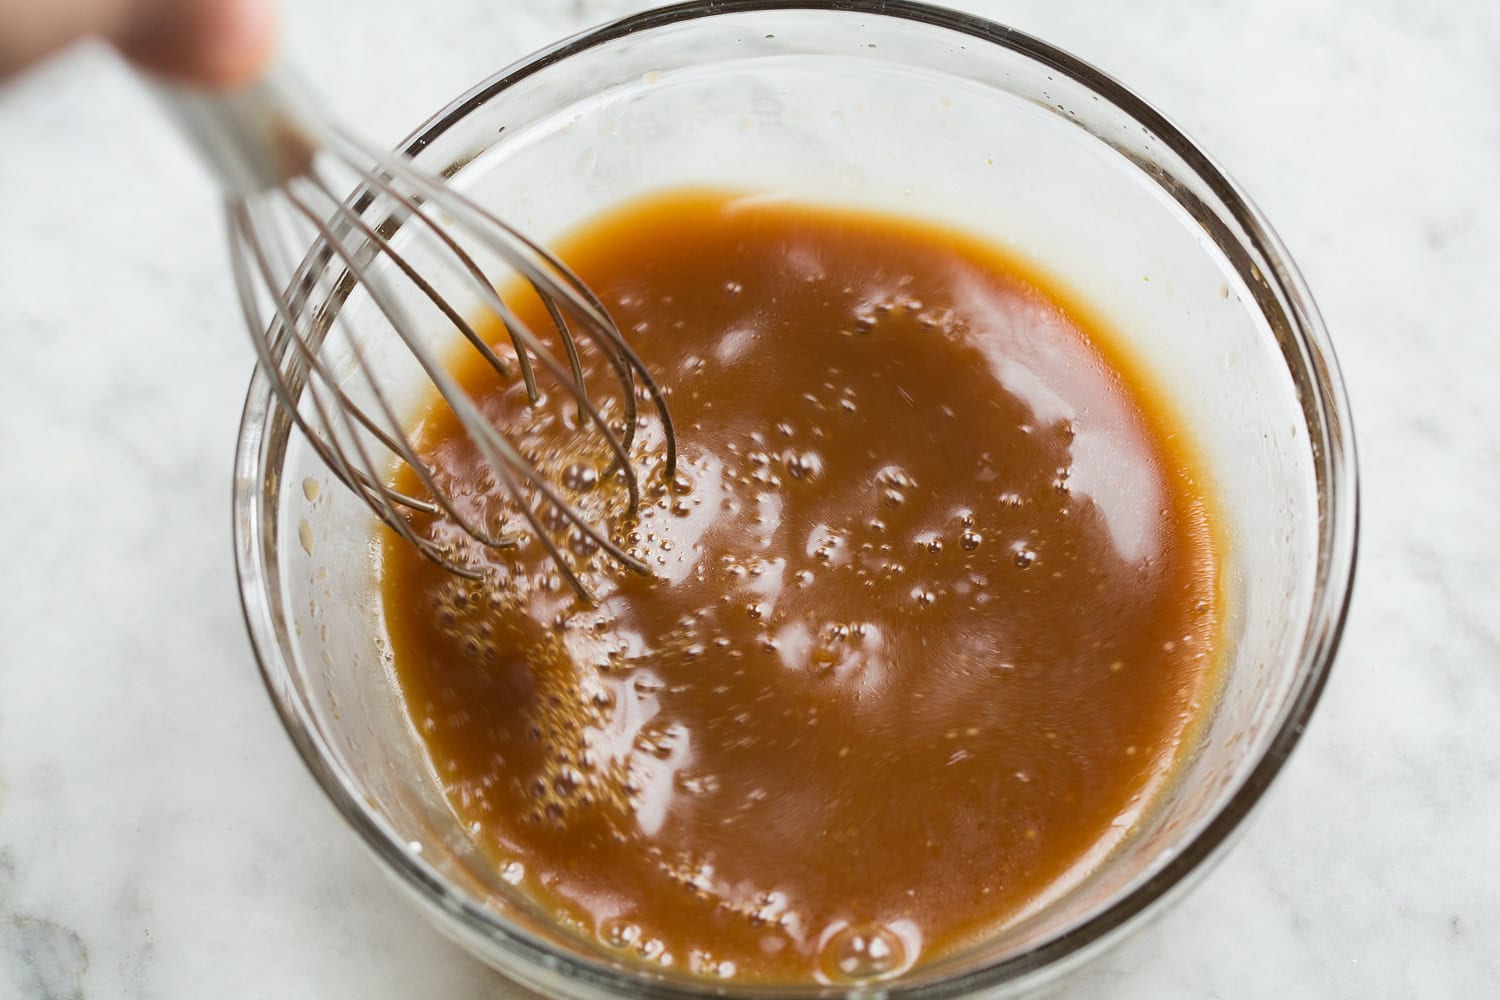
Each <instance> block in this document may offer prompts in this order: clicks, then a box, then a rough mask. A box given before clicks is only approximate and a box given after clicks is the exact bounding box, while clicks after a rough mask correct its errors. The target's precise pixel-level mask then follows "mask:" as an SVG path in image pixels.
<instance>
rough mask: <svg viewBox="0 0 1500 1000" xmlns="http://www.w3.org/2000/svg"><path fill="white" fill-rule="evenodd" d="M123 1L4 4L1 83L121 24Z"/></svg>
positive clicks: (0, 1)
mask: <svg viewBox="0 0 1500 1000" xmlns="http://www.w3.org/2000/svg"><path fill="white" fill-rule="evenodd" d="M124 7H125V4H124V3H123V0H0V79H4V78H5V77H7V76H10V75H11V74H13V73H16V72H18V71H20V70H22V69H25V68H26V67H27V66H30V65H31V64H32V63H34V62H36V61H37V60H39V59H42V58H44V57H46V56H49V55H51V54H52V53H53V52H56V51H57V50H58V49H60V48H62V47H63V46H64V45H67V44H68V43H70V42H73V41H76V40H77V39H79V38H82V37H84V36H85V35H90V34H97V33H107V32H108V31H110V30H111V29H112V28H113V27H115V25H117V24H118V23H119V22H120V17H121V12H122V10H123V9H124Z"/></svg>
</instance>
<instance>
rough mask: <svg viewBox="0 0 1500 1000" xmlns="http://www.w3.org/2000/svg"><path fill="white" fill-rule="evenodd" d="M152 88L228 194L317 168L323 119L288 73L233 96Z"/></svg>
mask: <svg viewBox="0 0 1500 1000" xmlns="http://www.w3.org/2000/svg"><path fill="white" fill-rule="evenodd" d="M151 84H152V88H153V89H154V90H155V91H156V94H157V97H158V98H159V99H160V100H161V102H162V104H163V105H164V106H165V107H166V110H167V113H168V115H169V116H170V117H171V118H172V120H173V121H175V122H176V123H177V126H178V128H179V129H180V130H181V131H182V133H183V135H184V136H186V137H187V139H188V141H189V142H190V143H191V144H192V146H193V148H194V149H196V150H197V152H198V155H199V156H200V157H201V158H202V159H203V161H204V163H205V164H207V165H208V167H209V168H210V169H211V170H212V171H213V173H214V175H215V177H216V178H217V179H218V180H219V183H220V184H221V185H222V186H223V187H224V190H225V192H226V193H227V194H231V195H244V194H253V193H254V192H257V191H264V190H266V189H268V188H273V187H277V186H279V185H281V184H284V183H286V182H287V181H289V180H292V179H293V178H296V177H300V176H302V175H304V174H306V173H307V172H308V170H309V169H310V168H311V167H312V163H313V158H314V156H315V155H316V153H317V150H318V148H319V142H318V139H317V136H318V132H319V122H320V121H321V120H322V119H321V115H320V114H319V112H318V110H317V108H316V105H315V102H314V101H313V100H312V99H311V98H310V97H309V95H308V92H307V90H306V88H305V87H303V86H302V85H301V84H300V83H299V82H298V81H297V80H296V78H295V77H293V76H292V75H291V74H290V73H289V72H288V71H286V70H285V69H277V70H273V71H272V72H271V73H269V74H267V75H266V76H264V77H262V78H261V79H260V80H259V81H257V82H256V83H254V84H251V85H250V86H248V87H245V88H243V89H240V90H234V91H227V92H213V91H207V90H198V89H194V88H189V87H184V86H180V85H176V84H172V83H167V82H164V81H159V80H152V81H151Z"/></svg>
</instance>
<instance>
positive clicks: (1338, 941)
mask: <svg viewBox="0 0 1500 1000" xmlns="http://www.w3.org/2000/svg"><path fill="white" fill-rule="evenodd" d="M287 6H288V7H292V8H294V9H293V10H291V11H290V12H289V14H288V20H289V22H290V31H291V34H292V39H293V41H292V47H293V49H294V50H295V53H294V54H296V55H297V56H298V57H299V58H300V61H301V62H302V63H303V64H304V65H305V66H307V67H308V69H309V70H310V75H312V76H313V77H315V78H316V80H317V82H318V83H319V85H320V86H321V87H322V89H323V90H325V91H326V92H327V93H328V95H329V97H330V98H331V99H332V101H333V102H334V104H335V105H336V106H338V107H339V108H340V109H342V110H343V111H344V112H345V113H346V114H347V115H348V116H350V117H352V118H354V119H355V120H356V121H358V122H360V123H361V124H363V125H364V126H365V127H366V129H367V131H369V132H371V133H373V134H374V135H375V136H376V137H378V138H381V139H383V140H387V141H394V140H395V139H396V138H398V137H399V136H400V135H402V134H404V133H405V132H406V131H407V130H408V129H409V128H410V127H411V126H413V125H414V124H415V123H417V122H419V121H420V120H421V119H422V118H424V117H425V116H426V114H427V113H428V112H429V111H431V110H432V109H434V108H436V107H438V106H439V105H440V104H442V103H443V102H444V101H446V99H447V98H448V97H450V96H451V95H453V94H455V93H457V92H458V91H459V90H461V89H462V88H464V87H466V86H467V85H469V84H470V83H472V82H474V81H476V80H478V79H480V78H481V77H483V76H485V75H487V74H489V73H490V72H492V71H493V70H495V69H496V68H498V67H499V66H501V65H503V64H504V63H506V62H508V61H510V60H511V59H513V58H515V57H517V56H519V55H521V54H522V53H523V52H525V51H527V50H529V49H531V48H534V47H536V46H538V45H541V44H543V43H545V42H547V41H549V40H551V39H553V38H555V37H558V36H560V35H562V34H564V33H567V32H571V31H573V30H576V29H578V28H581V27H583V26H585V25H587V24H590V23H593V22H597V21H601V20H604V19H606V18H609V17H612V16H615V15H618V14H622V13H625V12H626V11H627V10H629V9H633V8H636V7H639V6H643V5H642V4H639V3H635V2H632V0H571V2H567V3H564V2H561V0H558V2H549V0H531V2H519V0H517V2H515V3H511V4H502V3H496V2H494V0H435V2H433V3H420V4H419V3H409V2H405V0H379V2H371V0H362V2H359V3H355V2H353V0H350V2H347V3H339V2H337V0H316V2H315V0H302V2H299V3H295V4H294V3H292V2H291V0H287ZM961 6H965V7H971V8H973V9H975V10H976V11H979V12H981V13H984V14H987V15H990V16H994V17H997V18H1001V19H1004V20H1006V21H1008V22H1010V23H1012V24H1014V25H1015V26H1017V27H1019V28H1022V29H1024V30H1027V31H1030V32H1032V33H1035V34H1038V35H1040V36H1042V37H1044V38H1047V39H1048V40H1050V41H1053V42H1054V43H1057V44H1059V45H1061V46H1062V47H1064V48H1066V49H1069V50H1071V51H1073V52H1075V53H1076V54H1078V55H1080V56H1082V57H1083V58H1085V59H1088V60H1090V61H1092V62H1094V63H1095V64H1097V65H1099V66H1101V67H1102V68H1104V69H1105V70H1107V71H1109V72H1111V73H1113V74H1114V75H1116V76H1118V77H1119V78H1121V79H1123V80H1124V81H1126V82H1127V83H1128V84H1130V85H1131V86H1132V87H1134V88H1135V89H1136V90H1137V91H1138V92H1139V93H1141V94H1143V95H1144V96H1146V97H1147V99H1149V100H1151V101H1152V102H1154V103H1155V104H1156V105H1157V106H1158V107H1160V108H1162V109H1163V110H1165V111H1166V113H1167V114H1168V115H1170V116H1171V117H1173V118H1174V119H1175V120H1176V121H1178V122H1179V123H1180V124H1181V125H1182V126H1183V127H1184V128H1185V129H1186V130H1187V131H1188V133H1189V134H1191V135H1193V136H1194V137H1195V138H1197V139H1198V140H1199V141H1201V142H1202V144H1203V145H1204V146H1205V147H1206V148H1207V149H1208V150H1209V151H1210V152H1212V153H1213V154H1214V155H1215V156H1216V157H1217V158H1218V159H1219V160H1220V161H1221V162H1222V163H1223V164H1224V165H1225V166H1226V167H1227V168H1228V170H1229V171H1230V172H1231V173H1232V174H1233V175H1234V176H1235V177H1236V178H1237V179H1238V180H1239V181H1240V182H1241V183H1242V184H1243V185H1244V186H1245V187H1246V188H1247V189H1248V190H1249V191H1250V192H1251V194H1252V196H1253V197H1254V198H1255V199H1256V200H1257V201H1258V203H1259V204H1260V206H1261V207H1262V208H1263V209H1264V210H1265V211H1266V213H1267V214H1268V215H1269V217H1270V218H1271V220H1272V221H1273V223H1274V224H1275V225H1276V226H1277V228H1278V229H1279V231H1280V233H1281V235H1282V236H1283V238H1284V239H1285V241H1286V243H1287V244H1288V245H1289V247H1290V249H1291V251H1292V254H1293V256H1294V257H1295V259H1296V260H1297V261H1298V262H1299V263H1300V265H1301V267H1302V269H1303V271H1304V273H1305V275H1306V276H1307V278H1308V280H1309V282H1310V283H1311V286H1312V288H1313V289H1314V291H1315V293H1316V295H1317V298H1318V301H1319V304H1320V305H1321V307H1322V310H1323V312H1324V315H1325V317H1326V319H1327V321H1328V325H1329V327H1330V328H1331V330H1332V332H1333V335H1334V338H1335V341H1336V343H1337V346H1338V349H1339V353H1340V356H1341V359H1342V362H1343V365H1344V372H1345V376H1346V378H1347V381H1348V386H1349V390H1350V395H1351V396H1352V398H1353V404H1354V408H1355V416H1356V426H1357V431H1358V434H1359V441H1360V446H1361V457H1362V459H1363V487H1364V502H1365V503H1364V511H1363V513H1364V531H1363V544H1362V546H1361V565H1360V572H1359V582H1358V586H1357V590H1356V596H1355V601H1354V607H1353V611H1352V613H1351V616H1350V619H1349V624H1348V630H1347V633H1346V635H1345V639H1344V643H1343V649H1342V652H1341V653H1340V655H1339V660H1338V665H1337V667H1336V669H1335V671H1334V674H1333V679H1332V682H1331V684H1330V686H1329V688H1328V690H1327V693H1326V695H1325V696H1324V699H1323V703H1322V705H1321V706H1320V707H1319V709H1318V711H1317V713H1316V716H1315V717H1314V720H1313V723H1312V726H1311V728H1310V730H1309V731H1308V733H1307V735H1306V738H1305V740H1304V741H1303V743H1302V744H1301V746H1300V747H1299V749H1298V751H1297V753H1296V755H1295V757H1294V758H1293V760H1292V762H1291V764H1290V765H1289V767H1288V768H1287V769H1286V771H1285V772H1284V774H1283V776H1282V778H1281V780H1280V781H1279V783H1278V786H1277V787H1276V788H1275V789H1274V791H1273V793H1272V795H1271V796H1270V799H1269V801H1268V802H1267V803H1266V805H1265V807H1264V808H1263V809H1262V810H1261V811H1260V813H1259V815H1258V816H1257V817H1256V818H1255V821H1254V824H1253V828H1252V829H1251V831H1250V832H1249V834H1248V835H1247V836H1246V838H1245V839H1244V840H1243V842H1242V843H1241V844H1240V845H1239V846H1238V848H1237V849H1236V850H1235V851H1234V852H1233V853H1232V854H1231V856H1230V857H1229V859H1228V860H1227V861H1225V862H1224V863H1223V864H1222V865H1221V866H1220V867H1219V868H1217V869H1216V870H1215V871H1214V872H1213V873H1212V874H1211V875H1210V876H1209V877H1208V878H1207V879H1206V880H1205V881H1204V883H1203V884H1202V885H1201V886H1200V887H1199V888H1198V889H1197V890H1196V891H1195V892H1194V893H1193V894H1192V895H1191V896H1190V897H1189V898H1188V899H1187V900H1186V901H1185V902H1184V903H1182V904H1181V906H1179V907H1178V908H1176V909H1175V910H1173V911H1172V912H1171V913H1170V914H1168V915H1167V916H1166V917H1165V918H1163V919H1162V920H1160V921H1159V922H1158V923H1156V924H1154V925H1153V926H1151V927H1149V928H1148V929H1147V930H1145V931H1144V932H1143V933H1141V934H1139V935H1138V936H1136V937H1135V938H1133V939H1132V940H1130V941H1129V942H1128V943H1127V944H1125V945H1124V946H1123V947H1121V948H1120V949H1118V950H1116V951H1114V952H1112V953H1110V954H1109V955H1107V956H1106V957H1105V958H1103V959H1102V960H1101V961H1100V962H1098V963H1097V964H1096V965H1094V966H1092V967H1091V968H1090V969H1089V970H1088V972H1086V973H1085V974H1084V975H1083V976H1082V977H1080V978H1078V979H1075V980H1073V981H1072V982H1071V983H1070V984H1069V985H1068V987H1067V989H1066V990H1065V995H1069V996H1076V997H1083V998H1091V997H1100V998H1105V997H1108V998H1160V997H1169V996H1184V997H1216V998H1259V997H1319V998H1322V997H1358V998H1371V997H1402V998H1406V997H1481V996H1486V997H1488V996H1496V995H1500V736H1497V733H1500V721H1497V720H1500V528H1497V517H1500V391H1497V390H1496V378H1497V373H1500V280H1497V272H1500V187H1497V183H1496V182H1497V179H1500V110H1497V105H1496V103H1495V99H1496V94H1500V6H1497V5H1495V4H1494V3H1492V2H1489V0H1462V2H1454V3H1433V2H1430V0H1429V2H1416V0H1375V2H1355V0H1264V2H1260V3H1254V4H1228V3H1202V2H1200V0H1176V2H1159V3H1149V4H1137V5H1130V9H1129V10H1126V9H1125V7H1126V5H1112V6H1113V8H1114V9H1110V7H1111V5H1097V6H1095V5H1084V4H1070V5H1064V4H1056V3H1053V2H1050V0H1011V2H998V0H992V2H982V0H973V2H969V3H964V4H961ZM435 10H441V11H445V12H451V13H444V14H443V15H442V20H441V23H438V24H434V23H432V19H433V16H434V15H432V14H431V13H430V12H431V11H435ZM315 54H319V55H321V58H319V59H317V60H316V61H314V59H313V56H314V55H315ZM0 141H3V148H0V192H3V194H0V205H3V206H4V210H3V215H0V457H3V461H4V469H5V471H6V474H7V475H8V476H9V477H10V478H9V480H7V486H6V488H5V490H4V492H3V494H0V594H3V595H4V596H3V600H0V997H18V998H33V997H35V998H50V1000H74V998H84V997H101V998H102V997H147V998H197V997H215V998H236V997H275V998H288V1000H290V998H300V997H313V998H322V997H359V998H363V1000H384V998H405V997H412V996H426V997H443V998H449V997H452V998H471V997H472V998H478V997H508V996H517V995H519V991H516V990H514V989H513V988H511V987H509V986H507V985H506V984H505V983H504V982H503V981H502V980H500V979H499V977H498V976H496V975H495V974H493V973H491V972H489V971H487V970H486V969H484V968H483V967H481V966H480V965H479V964H478V963H477V962H475V961H473V960H472V959H470V958H468V957H467V956H466V955H465V954H464V953H463V952H461V951H460V950H459V949H457V948H456V947H454V946H452V945H450V944H449V943H448V942H447V941H446V940H445V939H443V938H441V937H440V936H439V935H438V934H437V933H436V932H435V931H433V930H431V929H429V927H428V926H427V925H426V924H425V923H424V922H423V920H422V918H421V917H419V916H418V915H417V913H416V912H415V911H414V910H412V909H410V908H409V907H408V906H407V905H406V903H405V902H403V901H402V900H401V899H400V898H399V897H398V896H397V894H396V892H395V891H394V889H393V888H392V887H391V886H390V885H389V884H388V883H387V881H386V880H385V879H384V877H383V876H382V875H381V874H380V873H379V872H378V871H377V870H376V868H375V867H374V865H373V864H372V863H371V862H370V861H369V860H367V858H366V857H365V855H364V854H363V853H362V852H361V851H360V850H358V849H357V847H356V844H355V839H354V836H353V834H351V833H350V832H349V831H348V830H346V829H345V828H344V827H343V825H342V823H341V821H340V820H339V819H338V817H337V816H336V815H335V813H334V810H333V809H332V808H331V807H330V806H329V805H328V804H327V802H326V801H325V800H324V799H323V796H322V793H321V792H320V791H319V790H318V788H317V787H316V785H315V784H314V783H313V781H312V780H311V779H310V778H309V776H308V774H307V773H306V771H305V769H304V768H303V766H302V764H301V763H300V762H299V761H298V760H297V758H296V756H295V754H294V753H293V751H292V748H291V746H290V744H289V742H288V740H287V739H286V737H285V736H284V734H283V733H282V730H281V727H280V725H279V723H278V722H277V721H276V718H275V716H274V715H273V713H272V711H271V708H270V705H269V704H268V702H267V699H266V697H265V694H264V692H263V691H262V689H261V683H260V679H259V677H258V676H257V673H256V669H255V664H254V661H253V659H252V656H251V652H250V647H249V644H248V642H247V640H246V638H245V633H244V628H243V626H242V623H241V619H240V612H239V607H238V604H237V600H236V595H235V586H234V579H233V574H232V570H231V557H230V540H229V513H228V501H229V478H230V477H229V472H230V454H231V449H232V445H233V441H234V434H235V428H236V425H237V421H238V417H239V410H240V401H241V398H242V394H243V391H244V388H245V385H246V382H247V376H248V373H249V368H250V364H251V354H250V350H249V347H248V345H247V344H246V342H245V340H244V336H243V334H242V333H241V331H240V330H239V328H238V327H237V320H236V318H235V312H234V309H233V307H232V302H233V300H232V297H231V296H232V292H231V288H230V282H229V277H228V270H227V267H226V266H225V260H224V256H223V248H222V246H221V239H222V235H221V232H220V228H219V226H218V225H217V222H216V220H217V215H216V205H215V198H214V193H213V191H212V189H211V188H210V185H209V183H208V182H207V180H206V178H205V177H204V176H203V175H202V174H201V173H200V172H199V170H198V169H197V167H196V165H195V164H194V163H193V162H192V161H191V159H190V158H189V156H188V154H187V153H186V152H185V150H184V149H183V148H182V147H181V146H179V145H178V144H177V143H176V141H175V139H174V137H173V136H172V135H171V134H170V132H169V131H168V129H167V128H166V126H165V125H163V124H162V122H161V121H160V120H159V119H158V117H157V115H156V114H155V110H154V108H153V107H152V105H151V103H150V102H149V101H148V100H147V98H146V97H145V96H144V94H143V93H142V92H141V91H140V90H139V88H138V87H136V86H135V85H134V83H133V82H132V81H131V80H130V79H129V78H128V77H127V75H126V74H125V73H124V72H123V71H122V70H121V69H120V68H119V66H118V65H116V64H115V63H114V62H113V60H112V59H110V58H108V57H107V56H106V55H105V54H104V53H103V52H101V51H98V50H85V51H82V52H79V53H76V54H74V55H72V56H70V57H68V58H65V59H64V60H62V61H61V62H58V63H55V64H53V65H51V66H49V67H47V68H45V69H43V70H42V71H40V72H38V73H35V74H33V75H32V76H30V77H29V78H27V79H25V80H23V81H21V82H20V83H18V84H16V85H14V86H12V87H10V88H9V89H4V90H0Z"/></svg>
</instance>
